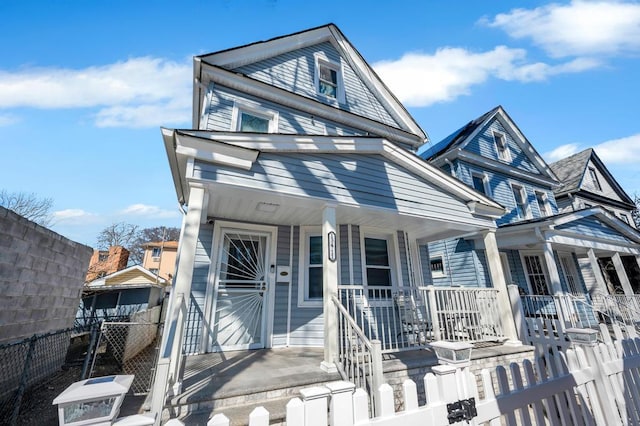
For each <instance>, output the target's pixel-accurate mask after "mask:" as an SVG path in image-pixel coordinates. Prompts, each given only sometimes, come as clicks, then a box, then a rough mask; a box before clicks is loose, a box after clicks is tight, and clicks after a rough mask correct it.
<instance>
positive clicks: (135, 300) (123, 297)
mask: <svg viewBox="0 0 640 426" xmlns="http://www.w3.org/2000/svg"><path fill="white" fill-rule="evenodd" d="M165 285H166V281H165V280H164V279H163V278H159V277H158V276H157V275H155V274H154V273H152V272H151V271H149V270H147V269H145V268H143V267H142V266H140V265H134V266H130V267H128V268H125V269H122V270H119V271H117V272H114V273H111V274H109V275H106V276H104V277H101V278H97V279H95V280H93V281H91V282H88V283H86V284H85V285H84V287H83V290H82V301H81V304H80V307H79V308H78V312H77V314H76V323H77V324H78V325H86V324H90V323H93V322H96V321H102V320H112V321H120V320H123V319H128V318H129V316H130V315H131V314H133V313H136V312H139V311H142V310H145V309H150V308H153V307H154V306H158V305H160V304H161V303H162V301H163V299H164V294H165V291H164V289H165Z"/></svg>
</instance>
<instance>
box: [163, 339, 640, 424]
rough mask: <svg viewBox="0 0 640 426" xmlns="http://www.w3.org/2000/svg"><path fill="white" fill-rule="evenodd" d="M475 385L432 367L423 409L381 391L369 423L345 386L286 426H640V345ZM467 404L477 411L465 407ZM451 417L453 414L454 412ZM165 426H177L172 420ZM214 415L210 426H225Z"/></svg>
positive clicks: (385, 388) (577, 354)
mask: <svg viewBox="0 0 640 426" xmlns="http://www.w3.org/2000/svg"><path fill="white" fill-rule="evenodd" d="M480 379H481V380H480V384H479V385H478V381H476V378H475V377H474V376H473V374H471V373H470V372H469V370H468V368H465V369H460V368H458V369H456V368H453V367H449V366H436V367H434V369H433V372H432V373H429V374H427V375H426V376H425V377H424V388H425V389H426V395H425V397H426V398H425V401H426V404H425V405H423V406H419V405H418V395H417V392H416V384H415V383H414V382H412V381H411V380H407V381H406V382H404V384H403V393H404V396H403V399H404V405H403V406H404V409H403V411H399V412H396V411H395V410H394V407H395V404H394V395H393V390H392V388H391V387H390V386H389V385H387V384H383V385H382V386H380V388H379V390H378V398H376V404H377V406H376V413H378V415H377V417H375V418H370V417H369V406H368V404H369V397H368V395H367V394H366V392H365V391H364V390H362V389H355V385H353V384H351V383H349V382H335V383H331V384H329V385H326V386H322V387H314V388H308V389H303V390H302V391H301V392H300V394H301V395H300V398H294V399H292V400H291V401H290V402H289V403H288V405H287V413H286V424H287V425H290V426H328V425H331V426H356V425H357V426H399V425H402V426H414V425H415V426H417V425H425V424H428V425H436V426H437V425H448V424H451V423H452V422H450V417H451V416H455V414H456V413H455V412H454V413H453V414H451V413H452V411H451V410H450V409H449V408H450V407H452V404H456V403H458V410H457V414H459V415H461V417H457V418H454V419H453V420H454V422H458V423H459V424H473V425H481V424H488V425H530V424H534V425H583V424H584V425H607V426H608V425H627V424H633V425H639V424H640V339H637V338H636V339H627V340H617V341H613V342H609V343H600V344H597V345H594V346H577V347H573V348H568V349H566V351H565V352H563V353H555V352H554V353H553V354H548V355H545V356H543V357H541V358H538V361H537V362H536V363H535V364H534V363H531V362H529V361H525V362H524V363H523V364H522V365H518V364H511V365H510V366H509V368H508V369H507V368H504V367H497V368H496V369H494V370H491V371H490V370H483V371H482V372H481V377H480ZM471 398H473V401H474V403H475V411H473V410H471V409H467V411H466V412H467V413H468V417H469V418H467V420H469V421H468V422H467V421H466V420H465V417H464V414H465V410H464V407H470V406H471V404H470V402H471ZM454 408H455V407H454ZM454 411H455V410H454ZM166 424H167V425H173V426H177V425H183V423H182V422H181V421H180V420H170V421H169V422H168V423H166ZM229 424H230V422H229V420H228V419H227V418H226V417H225V416H224V415H223V414H217V415H215V416H214V417H212V418H211V419H210V420H209V422H208V423H207V425H208V426H229ZM248 424H249V425H250V426H267V425H268V424H269V413H268V412H267V411H266V410H265V409H264V408H263V407H258V408H256V409H255V410H254V411H253V412H252V413H251V415H250V418H249V422H248Z"/></svg>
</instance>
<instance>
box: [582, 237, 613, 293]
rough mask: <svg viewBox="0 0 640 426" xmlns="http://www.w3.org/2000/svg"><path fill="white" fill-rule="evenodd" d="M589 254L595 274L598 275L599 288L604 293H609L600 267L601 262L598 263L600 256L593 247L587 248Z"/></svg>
mask: <svg viewBox="0 0 640 426" xmlns="http://www.w3.org/2000/svg"><path fill="white" fill-rule="evenodd" d="M587 256H589V263H590V264H591V270H592V271H593V275H594V276H595V277H596V283H598V289H599V290H600V292H602V293H603V294H609V290H608V288H607V283H606V282H605V280H604V276H603V275H602V270H601V269H600V264H599V263H598V258H597V257H596V253H595V251H593V249H592V248H590V249H589V250H587Z"/></svg>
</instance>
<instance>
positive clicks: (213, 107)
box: [203, 85, 365, 136]
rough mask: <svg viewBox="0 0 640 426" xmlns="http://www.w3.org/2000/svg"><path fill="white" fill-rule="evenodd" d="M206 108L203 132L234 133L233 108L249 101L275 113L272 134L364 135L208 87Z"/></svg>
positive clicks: (294, 111) (276, 106)
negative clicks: (275, 120) (275, 123)
mask: <svg viewBox="0 0 640 426" xmlns="http://www.w3.org/2000/svg"><path fill="white" fill-rule="evenodd" d="M209 100H210V102H209V104H208V105H207V107H206V110H205V114H206V116H207V117H206V119H205V120H203V123H205V124H204V129H203V130H217V131H223V132H229V131H235V129H232V128H231V122H232V119H233V105H234V102H235V101H236V100H238V101H249V103H250V104H251V105H258V106H259V107H260V108H264V109H267V110H271V111H275V112H278V129H277V131H276V133H284V134H306V135H344V136H354V135H364V134H365V132H364V131H363V130H360V129H355V128H350V127H346V126H343V125H339V124H337V123H334V122H332V121H329V120H323V119H321V118H318V117H312V116H311V115H309V114H306V113H301V112H300V111H296V110H294V109H291V108H287V107H284V106H282V105H280V104H276V103H273V102H268V101H265V100H262V99H260V98H256V97H253V96H250V95H247V94H243V93H241V92H238V91H235V90H233V89H230V88H227V87H224V86H220V85H210V87H209Z"/></svg>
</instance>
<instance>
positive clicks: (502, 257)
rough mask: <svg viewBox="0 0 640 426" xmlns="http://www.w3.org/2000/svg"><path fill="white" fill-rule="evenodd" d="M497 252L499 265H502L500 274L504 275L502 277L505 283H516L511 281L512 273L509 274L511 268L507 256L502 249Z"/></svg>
mask: <svg viewBox="0 0 640 426" xmlns="http://www.w3.org/2000/svg"><path fill="white" fill-rule="evenodd" d="M498 254H499V255H500V265H502V274H503V275H504V279H505V281H506V282H507V285H510V284H516V283H515V282H514V281H513V275H511V268H510V267H509V256H508V255H507V253H505V252H503V251H501V252H498Z"/></svg>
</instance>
